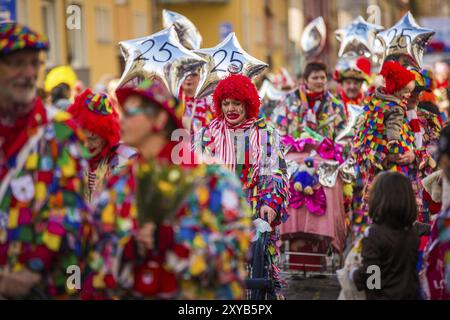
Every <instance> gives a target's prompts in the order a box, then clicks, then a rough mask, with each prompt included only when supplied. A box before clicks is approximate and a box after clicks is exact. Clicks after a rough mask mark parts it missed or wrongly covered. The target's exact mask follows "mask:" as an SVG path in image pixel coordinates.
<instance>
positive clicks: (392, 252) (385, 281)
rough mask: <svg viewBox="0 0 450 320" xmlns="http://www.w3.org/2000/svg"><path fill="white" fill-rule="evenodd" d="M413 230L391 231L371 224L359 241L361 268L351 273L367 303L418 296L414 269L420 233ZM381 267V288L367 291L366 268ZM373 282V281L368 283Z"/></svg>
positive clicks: (385, 227) (417, 255) (367, 275)
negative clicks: (368, 301) (360, 246)
mask: <svg viewBox="0 0 450 320" xmlns="http://www.w3.org/2000/svg"><path fill="white" fill-rule="evenodd" d="M416 227H417V226H415V227H414V228H409V229H407V230H405V229H399V230H395V229H391V228H389V227H387V226H384V225H377V224H372V225H371V226H370V228H369V230H368V232H367V233H366V236H365V238H364V239H363V240H362V253H361V255H362V264H363V265H362V267H361V268H359V269H357V270H356V271H355V272H354V274H353V280H354V282H355V285H356V287H357V288H358V290H360V291H362V290H365V292H366V296H367V299H368V300H387V299H389V300H396V299H397V300H398V299H402V300H412V299H419V297H420V284H419V276H418V273H417V270H416V266H417V261H418V258H419V233H418V230H417V228H416ZM371 265H376V266H379V267H380V273H381V288H380V289H373V290H370V289H368V287H367V279H368V278H369V277H370V276H371V275H372V274H373V273H366V270H367V268H368V267H369V266H371ZM370 282H372V281H370Z"/></svg>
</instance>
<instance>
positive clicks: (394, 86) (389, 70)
mask: <svg viewBox="0 0 450 320" xmlns="http://www.w3.org/2000/svg"><path fill="white" fill-rule="evenodd" d="M380 74H381V75H382V76H383V78H384V81H385V83H386V84H385V86H384V87H385V91H386V93H387V94H393V93H394V92H396V91H399V90H401V89H402V88H404V87H405V86H406V85H407V84H408V83H410V82H411V81H413V80H415V79H416V77H415V76H414V74H413V73H412V72H411V71H409V70H408V69H406V68H405V67H404V66H402V65H401V64H400V63H398V62H397V61H387V62H385V63H384V64H383V67H382V68H381V72H380Z"/></svg>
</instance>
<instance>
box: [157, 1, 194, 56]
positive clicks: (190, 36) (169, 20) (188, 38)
mask: <svg viewBox="0 0 450 320" xmlns="http://www.w3.org/2000/svg"><path fill="white" fill-rule="evenodd" d="M162 17H163V26H164V28H169V27H170V26H171V25H174V26H175V30H176V31H177V34H178V38H179V39H180V42H181V44H182V45H183V46H185V47H186V48H187V49H189V50H197V49H200V47H201V45H202V36H201V34H200V32H199V31H198V30H197V28H196V27H195V25H194V24H193V23H192V21H191V20H189V19H188V18H186V17H185V16H183V15H181V14H179V13H176V12H173V11H170V10H166V9H164V10H163V12H162Z"/></svg>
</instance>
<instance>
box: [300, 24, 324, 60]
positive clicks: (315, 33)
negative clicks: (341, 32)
mask: <svg viewBox="0 0 450 320" xmlns="http://www.w3.org/2000/svg"><path fill="white" fill-rule="evenodd" d="M326 37H327V28H326V25H325V21H324V20H323V18H322V17H318V18H316V19H314V20H313V21H311V22H310V23H309V24H308V25H307V26H306V27H305V29H304V30H303V34H302V39H301V42H300V45H301V48H302V51H303V53H304V54H305V55H306V57H307V58H311V57H314V56H318V55H319V54H320V53H321V52H322V50H323V48H324V46H325V40H326Z"/></svg>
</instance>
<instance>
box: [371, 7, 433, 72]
mask: <svg viewBox="0 0 450 320" xmlns="http://www.w3.org/2000/svg"><path fill="white" fill-rule="evenodd" d="M434 34H435V32H434V31H433V30H431V29H426V28H422V27H420V26H419V25H418V24H417V22H416V20H415V19H414V17H413V16H412V14H411V12H409V11H408V13H407V14H405V15H404V16H403V18H401V19H400V21H398V22H397V23H396V24H395V25H394V26H393V27H391V28H389V29H387V30H384V31H382V32H380V33H379V34H378V35H377V37H378V39H380V41H381V43H382V45H383V48H384V56H383V62H385V61H388V60H390V59H401V58H406V59H407V60H408V62H409V63H410V64H411V65H412V66H413V67H416V68H422V58H423V51H424V50H425V47H426V45H427V43H428V41H429V40H430V38H431V37H432V36H433V35H434Z"/></svg>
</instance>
